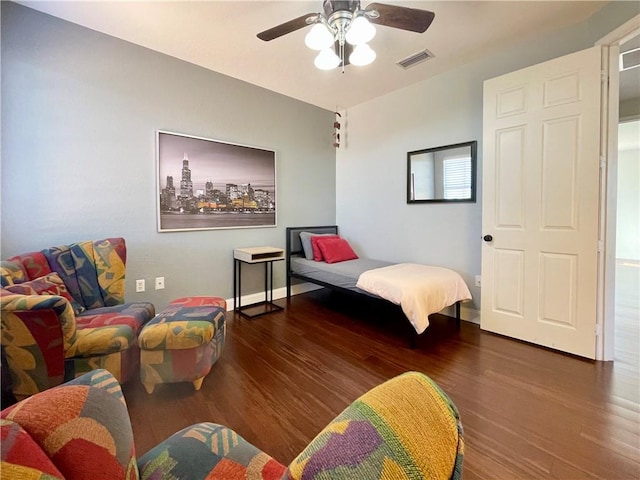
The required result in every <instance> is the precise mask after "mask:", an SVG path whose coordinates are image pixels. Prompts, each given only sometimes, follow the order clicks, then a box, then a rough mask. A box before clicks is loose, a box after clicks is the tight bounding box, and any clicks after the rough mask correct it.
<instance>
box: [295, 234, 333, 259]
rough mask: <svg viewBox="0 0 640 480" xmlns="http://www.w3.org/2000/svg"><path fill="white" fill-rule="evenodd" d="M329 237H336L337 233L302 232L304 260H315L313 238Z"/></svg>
mask: <svg viewBox="0 0 640 480" xmlns="http://www.w3.org/2000/svg"><path fill="white" fill-rule="evenodd" d="M327 235H335V233H311V232H300V243H301V244H302V250H304V258H306V259H307V260H313V247H312V246H311V237H326V236H327Z"/></svg>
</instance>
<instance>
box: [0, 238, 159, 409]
mask: <svg viewBox="0 0 640 480" xmlns="http://www.w3.org/2000/svg"><path fill="white" fill-rule="evenodd" d="M125 265H126V245H125V241H124V239H122V238H108V239H105V240H100V241H87V242H81V243H74V244H71V245H64V246H60V247H53V248H47V249H44V250H42V251H40V252H33V253H28V254H23V255H17V256H15V257H12V258H10V259H8V260H6V261H2V262H1V263H0V282H1V285H2V290H1V291H0V313H1V318H2V322H1V325H2V330H1V333H2V350H3V354H4V359H5V361H6V365H3V366H2V368H3V369H5V368H6V369H7V370H8V371H9V374H10V378H11V388H12V392H13V395H14V396H15V397H16V398H17V399H22V398H25V397H27V396H29V395H33V394H35V393H37V392H41V391H43V390H46V389H47V388H50V387H53V386H56V385H60V384H61V383H63V382H64V381H66V380H71V379H73V378H75V377H77V376H79V375H82V374H83V373H86V372H88V371H91V370H95V369H98V368H105V369H107V370H109V371H110V372H111V373H112V374H113V375H114V376H115V377H116V379H117V380H118V381H119V382H121V383H124V382H126V381H127V380H128V379H129V378H130V377H131V376H132V375H133V374H134V372H136V373H137V365H138V363H139V356H140V353H139V349H138V346H137V336H138V333H139V332H140V330H141V329H142V326H143V325H144V324H145V323H146V322H147V321H148V320H150V319H151V318H153V316H154V314H155V310H154V307H153V305H152V304H150V303H146V302H139V303H124V293H125Z"/></svg>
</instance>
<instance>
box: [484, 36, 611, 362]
mask: <svg viewBox="0 0 640 480" xmlns="http://www.w3.org/2000/svg"><path fill="white" fill-rule="evenodd" d="M600 97H601V51H600V47H594V48H590V49H588V50H583V51H580V52H577V53H574V54H571V55H567V56H565V57H562V58H557V59H554V60H551V61H548V62H545V63H542V64H539V65H535V66H532V67H529V68H525V69H523V70H518V71H516V72H512V73H509V74H506V75H503V76H500V77H497V78H493V79H491V80H487V81H486V82H485V83H484V120H483V121H484V135H483V136H484V141H483V144H484V150H483V158H482V161H483V192H484V193H483V209H482V228H483V235H484V238H483V246H482V310H481V328H482V329H484V330H488V331H491V332H495V333H499V334H502V335H507V336H509V337H514V338H517V339H520V340H525V341H528V342H532V343H535V344H538V345H544V346H546V347H551V348H554V349H558V350H562V351H564V352H569V353H573V354H576V355H580V356H584V357H588V358H595V352H596V330H595V329H596V310H597V282H598V217H599V206H598V205H599V182H600V110H601V102H600Z"/></svg>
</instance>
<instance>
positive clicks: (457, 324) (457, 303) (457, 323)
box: [456, 302, 460, 328]
mask: <svg viewBox="0 0 640 480" xmlns="http://www.w3.org/2000/svg"><path fill="white" fill-rule="evenodd" d="M456 328H460V302H456Z"/></svg>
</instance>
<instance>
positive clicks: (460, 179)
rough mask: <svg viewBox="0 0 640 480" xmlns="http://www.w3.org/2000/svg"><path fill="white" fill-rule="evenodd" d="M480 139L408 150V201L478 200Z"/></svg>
mask: <svg viewBox="0 0 640 480" xmlns="http://www.w3.org/2000/svg"><path fill="white" fill-rule="evenodd" d="M477 150H478V142H476V141H475V140H474V141H473V142H465V143H456V144H455V145H446V146H444V147H435V148H425V149H424V150H416V151H415V152H409V153H407V203H425V202H475V201H476V162H477Z"/></svg>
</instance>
